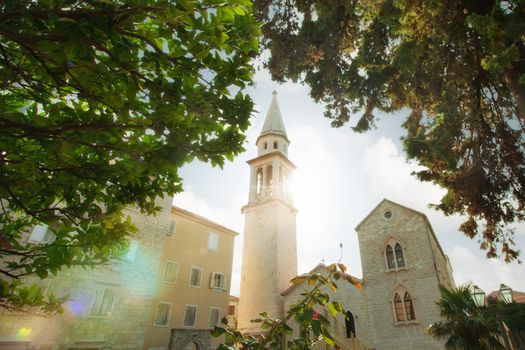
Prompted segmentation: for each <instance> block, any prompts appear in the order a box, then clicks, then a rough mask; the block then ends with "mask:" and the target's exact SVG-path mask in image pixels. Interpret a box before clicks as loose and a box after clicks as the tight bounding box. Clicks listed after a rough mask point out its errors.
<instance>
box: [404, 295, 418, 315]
mask: <svg viewBox="0 0 525 350" xmlns="http://www.w3.org/2000/svg"><path fill="white" fill-rule="evenodd" d="M403 301H404V302H405V313H406V315H407V320H408V321H410V320H415V319H416V316H415V315H414V305H413V304H412V297H411V296H410V294H408V292H405V297H404V300H403Z"/></svg>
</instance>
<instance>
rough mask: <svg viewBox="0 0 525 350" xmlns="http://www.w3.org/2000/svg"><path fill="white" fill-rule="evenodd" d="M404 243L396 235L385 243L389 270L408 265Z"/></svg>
mask: <svg viewBox="0 0 525 350" xmlns="http://www.w3.org/2000/svg"><path fill="white" fill-rule="evenodd" d="M403 247H404V246H403V243H401V241H399V240H398V239H396V238H394V237H390V238H388V239H387V241H386V242H385V243H384V245H383V248H384V254H385V260H386V266H387V268H388V270H396V269H400V268H404V267H406V266H407V264H406V260H405V252H404V250H405V249H404V248H403Z"/></svg>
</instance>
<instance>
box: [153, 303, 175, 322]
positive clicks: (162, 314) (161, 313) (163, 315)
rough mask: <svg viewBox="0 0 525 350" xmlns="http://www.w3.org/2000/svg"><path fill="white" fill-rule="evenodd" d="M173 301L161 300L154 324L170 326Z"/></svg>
mask: <svg viewBox="0 0 525 350" xmlns="http://www.w3.org/2000/svg"><path fill="white" fill-rule="evenodd" d="M170 314H171V303H164V302H160V303H159V304H158V305H157V312H156V313H155V321H153V325H154V326H161V327H168V326H169V323H170Z"/></svg>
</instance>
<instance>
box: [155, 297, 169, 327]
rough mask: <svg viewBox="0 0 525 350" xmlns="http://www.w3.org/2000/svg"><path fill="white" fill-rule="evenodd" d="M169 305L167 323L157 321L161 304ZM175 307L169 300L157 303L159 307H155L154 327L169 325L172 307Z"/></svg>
mask: <svg viewBox="0 0 525 350" xmlns="http://www.w3.org/2000/svg"><path fill="white" fill-rule="evenodd" d="M161 304H163V305H168V319H167V321H166V323H165V324H160V323H157V316H158V314H159V306H160V305H161ZM172 308H173V303H170V302H169V301H159V302H158V303H157V307H156V308H155V318H154V319H153V327H169V326H170V322H171V309H172Z"/></svg>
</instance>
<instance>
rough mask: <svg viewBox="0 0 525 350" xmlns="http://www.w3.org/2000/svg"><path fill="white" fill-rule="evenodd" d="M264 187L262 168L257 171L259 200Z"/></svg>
mask: <svg viewBox="0 0 525 350" xmlns="http://www.w3.org/2000/svg"><path fill="white" fill-rule="evenodd" d="M262 187H263V171H262V169H261V168H259V169H257V198H259V199H260V197H261V192H262Z"/></svg>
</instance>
